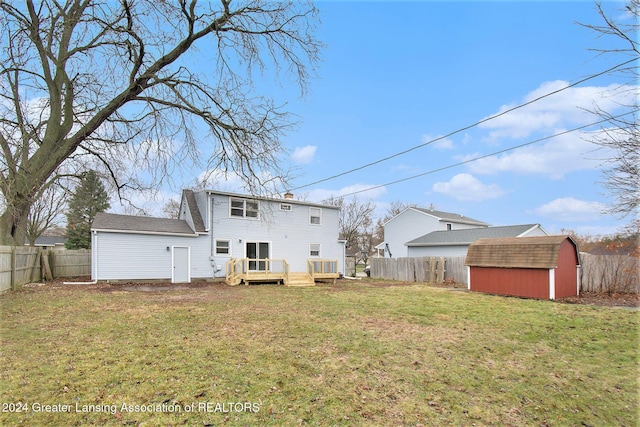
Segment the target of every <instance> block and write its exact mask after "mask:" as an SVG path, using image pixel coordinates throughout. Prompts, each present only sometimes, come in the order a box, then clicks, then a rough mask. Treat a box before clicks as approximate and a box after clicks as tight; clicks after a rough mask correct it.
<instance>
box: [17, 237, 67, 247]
mask: <svg viewBox="0 0 640 427" xmlns="http://www.w3.org/2000/svg"><path fill="white" fill-rule="evenodd" d="M66 242H67V238H66V237H64V236H40V237H38V238H37V239H36V241H35V245H36V246H63V245H64V244H65V243H66ZM28 244H29V242H25V245H28Z"/></svg>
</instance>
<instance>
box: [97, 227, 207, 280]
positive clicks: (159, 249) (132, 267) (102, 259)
mask: <svg viewBox="0 0 640 427" xmlns="http://www.w3.org/2000/svg"><path fill="white" fill-rule="evenodd" d="M92 245H93V246H92V250H93V251H94V252H93V254H94V255H95V256H93V257H92V266H91V272H92V279H94V280H96V279H97V280H127V279H167V280H170V279H171V246H187V247H190V248H191V278H192V279H195V278H211V277H213V268H212V266H211V261H210V260H209V238H208V236H200V237H186V236H185V237H183V236H166V235H149V234H133V233H110V232H101V231H98V232H94V233H93V236H92ZM167 247H169V250H168V251H167Z"/></svg>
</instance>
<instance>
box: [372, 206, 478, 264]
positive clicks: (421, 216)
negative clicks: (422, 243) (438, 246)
mask: <svg viewBox="0 0 640 427" xmlns="http://www.w3.org/2000/svg"><path fill="white" fill-rule="evenodd" d="M488 226H489V224H487V223H486V222H482V221H478V220H477V219H473V218H469V217H467V216H464V215H460V214H455V213H451V212H443V211H438V210H434V209H425V208H417V207H409V208H407V209H405V210H404V211H402V212H400V213H399V214H397V215H396V216H394V217H393V218H391V219H390V220H389V221H387V222H386V223H385V224H384V242H382V243H381V244H379V245H378V246H377V248H378V252H379V253H380V254H381V255H382V254H383V253H384V257H386V258H403V257H407V256H409V254H408V252H409V250H408V247H407V245H406V243H407V242H409V241H412V240H414V239H416V238H418V237H420V236H423V235H425V234H428V233H431V232H433V231H440V230H442V231H446V230H464V229H469V228H478V227H483V228H484V227H488Z"/></svg>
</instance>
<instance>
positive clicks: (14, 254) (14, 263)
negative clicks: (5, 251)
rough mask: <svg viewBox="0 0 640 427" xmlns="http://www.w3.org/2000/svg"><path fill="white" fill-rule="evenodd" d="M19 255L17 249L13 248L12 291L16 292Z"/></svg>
mask: <svg viewBox="0 0 640 427" xmlns="http://www.w3.org/2000/svg"><path fill="white" fill-rule="evenodd" d="M17 258H18V257H17V253H16V247H15V246H14V247H12V248H11V290H12V291H15V290H16V280H17V278H16V275H17V271H16V270H17V269H18V261H17Z"/></svg>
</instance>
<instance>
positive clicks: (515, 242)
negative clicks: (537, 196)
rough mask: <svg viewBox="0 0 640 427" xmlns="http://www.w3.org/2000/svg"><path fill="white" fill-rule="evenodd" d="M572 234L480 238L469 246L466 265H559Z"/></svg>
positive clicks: (551, 266)
mask: <svg viewBox="0 0 640 427" xmlns="http://www.w3.org/2000/svg"><path fill="white" fill-rule="evenodd" d="M567 239H569V240H570V241H571V242H572V243H573V244H574V245H575V242H574V241H573V240H572V239H571V237H569V236H536V237H512V238H504V239H480V240H478V241H476V242H475V243H473V244H472V245H471V246H469V251H468V252H467V258H466V259H465V263H464V264H465V265H468V266H471V267H503V268H555V267H556V266H557V265H558V254H559V252H560V244H562V242H564V241H565V240H567Z"/></svg>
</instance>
